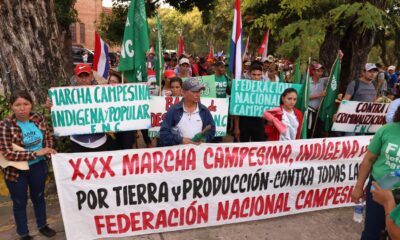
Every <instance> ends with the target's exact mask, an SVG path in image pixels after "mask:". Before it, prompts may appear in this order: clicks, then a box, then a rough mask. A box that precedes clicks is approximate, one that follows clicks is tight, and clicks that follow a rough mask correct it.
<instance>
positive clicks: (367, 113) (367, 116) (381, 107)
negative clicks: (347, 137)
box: [332, 100, 389, 133]
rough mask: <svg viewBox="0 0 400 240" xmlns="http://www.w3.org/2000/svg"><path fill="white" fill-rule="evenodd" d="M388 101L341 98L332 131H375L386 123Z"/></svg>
mask: <svg viewBox="0 0 400 240" xmlns="http://www.w3.org/2000/svg"><path fill="white" fill-rule="evenodd" d="M388 108H389V103H373V102H357V101H346V100H343V101H342V102H341V104H340V107H339V110H338V112H337V113H336V119H335V121H334V122H333V126H332V131H339V132H354V133H375V132H376V131H378V129H379V128H380V127H381V126H382V125H383V124H385V123H386V118H385V116H386V113H387V110H388Z"/></svg>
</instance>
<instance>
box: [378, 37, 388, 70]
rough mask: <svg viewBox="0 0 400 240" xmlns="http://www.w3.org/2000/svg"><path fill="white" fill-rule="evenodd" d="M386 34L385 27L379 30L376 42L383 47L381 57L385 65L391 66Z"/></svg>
mask: <svg viewBox="0 0 400 240" xmlns="http://www.w3.org/2000/svg"><path fill="white" fill-rule="evenodd" d="M385 34H386V31H385V30H384V29H383V30H379V31H378V33H377V34H376V42H377V43H378V45H379V47H380V48H381V54H380V57H381V59H382V62H383V65H384V66H389V64H390V63H389V58H388V55H387V47H386V39H385Z"/></svg>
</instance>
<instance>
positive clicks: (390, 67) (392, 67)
mask: <svg viewBox="0 0 400 240" xmlns="http://www.w3.org/2000/svg"><path fill="white" fill-rule="evenodd" d="M390 70H393V71H396V66H393V65H392V66H389V67H388V71H390Z"/></svg>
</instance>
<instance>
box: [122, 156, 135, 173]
mask: <svg viewBox="0 0 400 240" xmlns="http://www.w3.org/2000/svg"><path fill="white" fill-rule="evenodd" d="M138 165H139V156H138V154H133V155H132V157H131V158H130V159H129V154H126V155H124V156H123V158H122V175H123V176H126V174H128V173H127V172H126V171H127V170H128V172H129V174H130V175H132V174H133V170H134V169H136V172H135V173H136V174H137V173H138V169H139V167H138ZM135 166H136V167H135Z"/></svg>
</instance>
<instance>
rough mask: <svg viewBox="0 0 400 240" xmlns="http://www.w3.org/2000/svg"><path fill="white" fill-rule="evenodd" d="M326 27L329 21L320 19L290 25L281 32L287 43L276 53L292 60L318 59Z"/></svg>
mask: <svg viewBox="0 0 400 240" xmlns="http://www.w3.org/2000/svg"><path fill="white" fill-rule="evenodd" d="M326 26H327V21H324V20H320V19H311V20H299V21H297V22H294V23H291V24H289V25H288V26H286V27H284V28H283V29H282V31H281V32H280V36H281V37H282V38H283V39H285V41H284V42H283V43H282V44H281V45H280V46H279V47H278V49H277V51H276V53H277V54H278V55H279V56H285V57H290V58H291V59H292V60H294V59H297V58H300V59H301V60H303V61H307V59H308V58H309V57H311V58H313V59H318V54H319V48H320V46H321V44H322V42H323V41H324V38H325V28H326Z"/></svg>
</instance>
